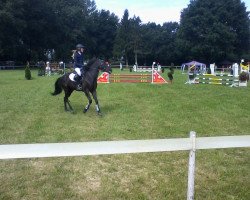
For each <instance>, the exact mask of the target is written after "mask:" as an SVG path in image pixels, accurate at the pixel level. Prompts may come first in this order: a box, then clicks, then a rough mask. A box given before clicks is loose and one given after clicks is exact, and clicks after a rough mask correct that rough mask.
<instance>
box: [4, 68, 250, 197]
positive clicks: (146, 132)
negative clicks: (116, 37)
mask: <svg viewBox="0 0 250 200" xmlns="http://www.w3.org/2000/svg"><path fill="white" fill-rule="evenodd" d="M167 71H168V70H166V72H165V73H164V74H163V76H164V77H166V75H167ZM114 73H120V71H118V70H114ZM122 73H129V72H128V70H125V71H123V72H122ZM32 77H33V79H32V80H29V81H28V80H25V78H24V71H23V70H17V71H12V70H8V71H3V70H2V71H0V144H12V143H14V144H19V143H54V142H84V141H106V140H133V139H162V138H184V137H188V136H189V131H191V130H194V131H196V132H197V136H198V137H199V136H200V137H205V136H226V135H246V134H247V135H249V134H250V86H248V87H247V88H231V87H228V86H220V85H185V84H184V83H185V82H186V79H187V75H184V74H181V73H180V72H179V71H175V74H174V84H172V85H167V84H166V85H153V84H150V83H137V84H135V83H112V84H99V85H98V96H99V102H100V107H101V110H102V113H103V116H102V117H99V116H98V115H97V114H96V112H95V107H94V103H93V105H92V106H91V108H90V110H89V111H88V113H86V114H83V112H82V110H83V108H84V107H85V105H86V104H87V99H86V97H85V96H84V95H83V94H82V93H80V92H74V93H73V94H72V96H71V98H70V101H71V105H72V106H73V108H74V110H75V113H74V114H72V113H68V112H64V106H63V94H60V95H58V96H51V95H50V93H51V92H52V91H53V90H54V82H55V80H56V79H57V78H58V77H59V76H58V75H55V76H51V77H38V76H37V71H36V70H33V71H32ZM196 162H197V163H196V165H197V168H196V179H195V190H196V191H195V192H196V193H195V198H196V199H249V198H250V192H249V191H250V181H249V180H250V173H249V169H250V149H249V148H239V149H224V150H221V149H220V150H200V151H198V152H197V160H196ZM187 165H188V152H168V153H143V154H127V155H112V156H111V155H110V156H86V157H70V158H42V159H17V160H0V179H1V181H0V199H185V198H186V190H187Z"/></svg>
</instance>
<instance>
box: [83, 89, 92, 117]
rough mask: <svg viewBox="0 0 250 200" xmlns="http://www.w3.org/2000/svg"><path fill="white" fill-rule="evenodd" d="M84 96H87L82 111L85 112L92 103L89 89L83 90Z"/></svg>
mask: <svg viewBox="0 0 250 200" xmlns="http://www.w3.org/2000/svg"><path fill="white" fill-rule="evenodd" d="M84 93H85V95H86V97H87V98H88V101H89V102H88V104H87V105H86V106H85V108H84V110H83V112H84V113H86V112H87V111H88V110H89V107H90V105H91V104H92V99H91V97H90V94H89V91H84Z"/></svg>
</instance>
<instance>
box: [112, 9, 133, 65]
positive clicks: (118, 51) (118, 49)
mask: <svg viewBox="0 0 250 200" xmlns="http://www.w3.org/2000/svg"><path fill="white" fill-rule="evenodd" d="M129 32H130V30H129V12H128V10H127V9H126V10H125V11H124V14H123V17H122V19H121V23H120V25H119V27H118V30H117V34H116V38H115V44H114V51H113V54H114V55H115V56H116V57H122V56H125V59H126V65H127V66H128V51H129V46H128V43H129Z"/></svg>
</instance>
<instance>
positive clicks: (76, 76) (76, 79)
mask: <svg viewBox="0 0 250 200" xmlns="http://www.w3.org/2000/svg"><path fill="white" fill-rule="evenodd" d="M74 79H75V81H76V84H77V86H76V90H79V91H81V90H82V77H81V76H79V75H78V74H76V75H75V78H74Z"/></svg>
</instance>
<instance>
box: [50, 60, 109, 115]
mask: <svg viewBox="0 0 250 200" xmlns="http://www.w3.org/2000/svg"><path fill="white" fill-rule="evenodd" d="M85 69H86V72H85V78H84V80H83V81H82V90H81V91H82V92H84V93H85V95H86V97H87V98H88V101H89V102H88V104H87V105H86V107H85V108H84V110H83V112H84V113H86V112H87V111H88V109H89V107H90V105H91V103H92V99H91V96H90V93H91V94H92V96H93V98H94V100H95V103H96V112H97V113H98V114H101V110H100V107H99V103H98V99H97V93H96V88H97V78H98V73H99V70H102V71H105V72H108V73H111V68H110V67H109V66H107V65H105V63H104V62H102V61H101V60H99V59H98V58H92V59H91V60H90V61H89V62H88V64H87V66H86V68H85ZM70 74H71V73H67V74H64V75H63V76H62V77H60V78H58V79H57V80H56V82H55V91H54V92H53V93H52V95H58V94H60V93H61V92H62V90H64V93H65V96H64V109H65V111H73V108H72V106H71V105H70V102H69V97H70V95H71V94H72V92H73V91H74V90H76V88H77V83H76V82H74V81H72V80H71V79H70Z"/></svg>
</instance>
